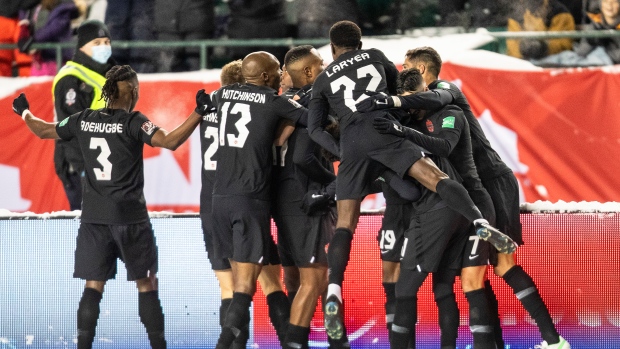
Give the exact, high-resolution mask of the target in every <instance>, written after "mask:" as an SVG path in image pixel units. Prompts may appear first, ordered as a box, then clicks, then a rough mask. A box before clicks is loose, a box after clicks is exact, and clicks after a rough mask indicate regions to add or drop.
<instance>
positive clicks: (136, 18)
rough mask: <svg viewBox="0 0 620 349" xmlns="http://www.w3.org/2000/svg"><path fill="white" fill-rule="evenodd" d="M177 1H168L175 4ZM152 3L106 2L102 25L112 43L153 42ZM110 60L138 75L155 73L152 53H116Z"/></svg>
mask: <svg viewBox="0 0 620 349" xmlns="http://www.w3.org/2000/svg"><path fill="white" fill-rule="evenodd" d="M178 1H179V0H170V2H178ZM154 10H155V0H108V6H107V8H106V13H105V23H106V25H107V26H108V28H109V29H110V35H112V37H111V39H112V40H133V41H149V40H155V32H154V30H153V29H154V27H153V21H154V13H153V12H154ZM113 58H114V59H115V60H116V61H117V62H118V64H119V65H126V64H130V65H131V67H132V68H133V69H134V70H135V71H136V72H138V73H154V72H155V71H157V59H156V55H155V54H154V53H153V50H152V49H147V48H141V47H138V48H132V49H116V50H114V54H113Z"/></svg>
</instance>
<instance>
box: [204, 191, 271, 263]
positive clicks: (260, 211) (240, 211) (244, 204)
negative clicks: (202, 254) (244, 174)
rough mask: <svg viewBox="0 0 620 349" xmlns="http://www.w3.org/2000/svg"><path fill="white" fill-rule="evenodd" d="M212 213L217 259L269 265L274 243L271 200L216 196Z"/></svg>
mask: <svg viewBox="0 0 620 349" xmlns="http://www.w3.org/2000/svg"><path fill="white" fill-rule="evenodd" d="M212 214H213V246H214V252H215V258H217V259H224V258H226V259H232V260H234V261H236V262H241V263H259V264H264V263H268V262H269V260H270V259H271V258H272V257H271V255H270V254H271V253H272V251H270V243H269V242H270V241H271V243H272V244H273V240H272V238H271V232H270V230H271V219H270V215H269V201H265V200H257V199H251V198H247V197H243V196H216V195H214V196H213V212H212ZM276 254H277V253H276Z"/></svg>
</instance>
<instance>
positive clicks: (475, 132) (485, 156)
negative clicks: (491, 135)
mask: <svg viewBox="0 0 620 349" xmlns="http://www.w3.org/2000/svg"><path fill="white" fill-rule="evenodd" d="M428 88H430V89H444V90H450V92H451V93H452V95H453V96H454V101H453V102H452V104H455V105H457V106H458V107H459V108H461V109H462V110H463V113H464V114H465V117H466V118H467V122H468V123H469V132H470V134H471V144H472V151H473V154H474V161H475V162H476V168H477V169H478V174H479V175H480V178H481V179H482V180H483V181H484V180H488V179H492V178H495V177H498V176H501V175H503V174H505V173H508V172H510V171H511V169H510V168H509V167H508V166H507V165H506V164H505V163H504V162H503V161H502V159H501V158H500V156H499V154H497V152H496V151H495V150H494V149H493V148H492V147H491V143H489V140H488V139H487V137H486V136H485V135H484V131H482V127H481V126H480V123H479V122H478V119H477V118H476V117H475V116H474V113H473V112H472V111H471V107H470V106H469V102H468V101H467V98H466V97H465V95H464V94H463V92H462V91H461V90H460V89H459V88H458V87H457V86H456V85H455V84H453V83H451V82H449V81H445V80H435V81H434V82H432V83H431V84H430V85H429V86H428Z"/></svg>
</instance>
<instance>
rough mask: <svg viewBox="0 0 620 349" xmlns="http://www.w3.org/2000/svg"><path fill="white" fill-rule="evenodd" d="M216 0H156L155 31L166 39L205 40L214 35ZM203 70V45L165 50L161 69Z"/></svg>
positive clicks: (160, 59) (162, 70)
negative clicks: (201, 46)
mask: <svg viewBox="0 0 620 349" xmlns="http://www.w3.org/2000/svg"><path fill="white" fill-rule="evenodd" d="M213 10H214V8H213V0H176V1H170V0H155V31H156V32H157V38H158V39H159V40H165V41H174V40H176V41H183V40H203V39H210V38H212V37H213V31H214V28H215V26H214V13H213ZM198 69H200V48H198V47H188V48H175V49H169V50H161V52H160V56H159V64H158V71H160V72H169V71H173V72H178V71H186V70H198Z"/></svg>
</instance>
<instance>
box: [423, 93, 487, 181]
mask: <svg viewBox="0 0 620 349" xmlns="http://www.w3.org/2000/svg"><path fill="white" fill-rule="evenodd" d="M414 128H415V129H416V130H418V131H419V132H421V133H423V134H425V135H429V136H432V137H420V136H418V137H416V138H420V139H414V142H415V143H417V144H418V145H420V146H421V147H423V148H425V149H428V150H429V151H430V152H431V153H433V154H435V155H437V156H441V157H446V158H448V160H450V162H451V163H452V165H453V166H454V168H455V169H456V171H457V172H458V173H459V175H460V176H461V178H462V179H463V186H464V187H465V189H467V191H473V190H479V189H481V188H482V182H480V177H478V172H477V171H476V165H475V163H474V158H473V155H472V146H471V138H470V135H469V125H468V123H467V120H466V119H465V115H463V111H462V110H461V109H459V108H458V107H456V106H454V105H448V106H445V107H443V108H442V109H440V110H438V111H436V112H434V113H432V114H430V115H428V116H425V117H424V118H423V119H422V120H420V121H417V122H416V123H415V127H414ZM417 135H419V134H417ZM412 136H414V137H415V136H416V134H415V133H413V134H412Z"/></svg>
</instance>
